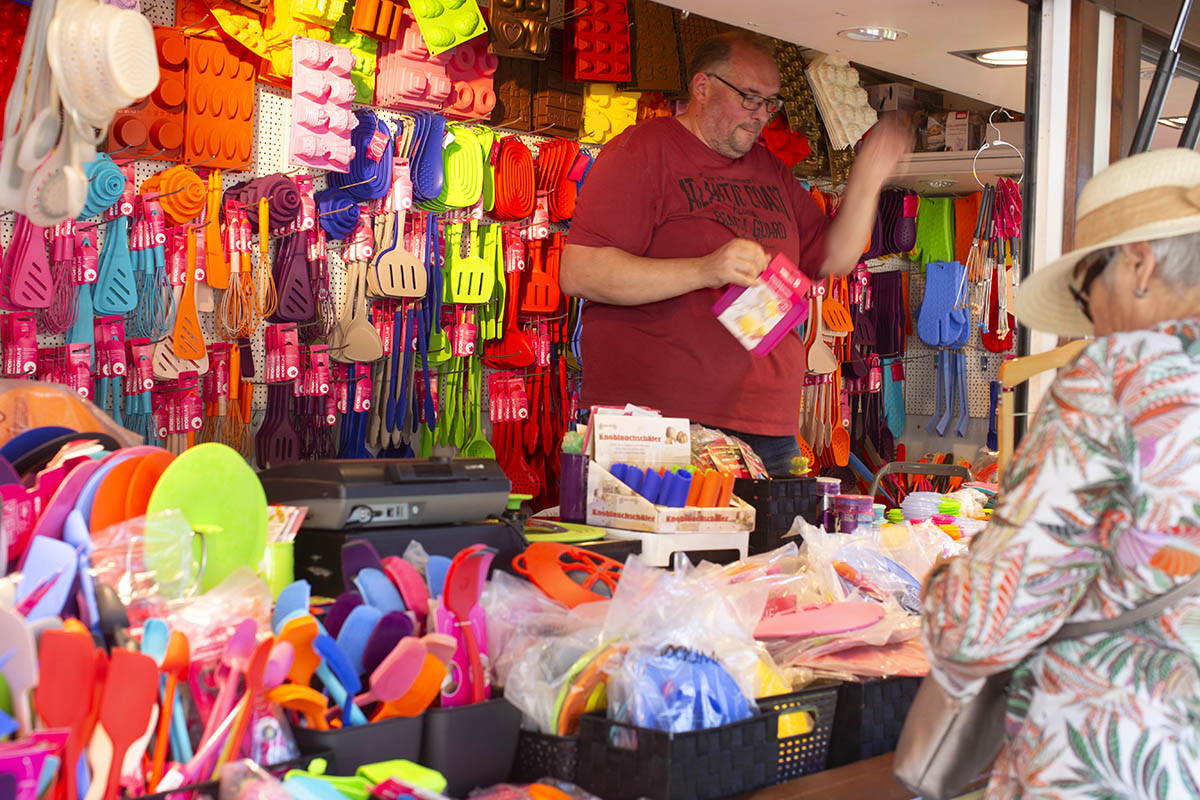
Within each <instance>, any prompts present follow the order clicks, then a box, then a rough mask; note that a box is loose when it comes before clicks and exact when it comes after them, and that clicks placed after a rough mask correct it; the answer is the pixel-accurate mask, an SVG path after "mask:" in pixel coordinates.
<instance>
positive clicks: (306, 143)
mask: <svg viewBox="0 0 1200 800" xmlns="http://www.w3.org/2000/svg"><path fill="white" fill-rule="evenodd" d="M353 67H354V53H353V52H351V51H350V49H349V48H346V47H338V46H337V45H336V44H330V43H329V42H318V41H316V40H314V39H305V38H303V37H299V36H297V37H296V38H294V39H293V40H292V136H291V148H290V150H289V154H290V159H289V163H291V164H294V165H296V166H300V167H316V168H317V169H327V170H332V171H334V172H348V171H349V169H350V159H352V158H354V147H353V145H351V144H350V131H352V130H353V129H354V127H355V126H356V125H357V124H358V119H357V118H356V117H355V116H354V114H353V112H351V110H350V102H351V101H352V100H353V99H354V95H355V88H354V82H353V81H352V80H350V70H351V69H352V68H353Z"/></svg>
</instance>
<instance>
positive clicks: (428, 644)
mask: <svg viewBox="0 0 1200 800" xmlns="http://www.w3.org/2000/svg"><path fill="white" fill-rule="evenodd" d="M421 641H422V642H424V643H425V649H426V650H428V651H429V654H430V655H431V656H433V657H435V658H436V659H437V660H438V661H441V662H442V663H443V664H447V665H449V663H450V661H451V660H453V658H454V653H455V652H456V651H457V650H458V642H457V641H456V640H455V638H454V637H453V636H451V635H450V634H448V633H427V634H425V635H424V636H422V637H421Z"/></svg>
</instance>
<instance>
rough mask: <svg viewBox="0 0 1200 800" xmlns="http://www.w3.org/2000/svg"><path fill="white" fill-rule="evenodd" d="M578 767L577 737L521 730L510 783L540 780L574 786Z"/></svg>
mask: <svg viewBox="0 0 1200 800" xmlns="http://www.w3.org/2000/svg"><path fill="white" fill-rule="evenodd" d="M578 766H579V737H578V736H555V735H553V734H549V733H538V732H537V731H525V730H523V731H521V738H520V739H519V740H518V742H517V761H516V763H515V764H514V765H513V771H512V775H511V776H510V778H511V780H512V781H513V782H514V783H534V782H535V781H537V780H539V779H541V778H558V779H560V780H564V781H570V782H571V783H574V782H575V771H576V769H577V767H578Z"/></svg>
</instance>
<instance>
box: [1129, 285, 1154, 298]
mask: <svg viewBox="0 0 1200 800" xmlns="http://www.w3.org/2000/svg"><path fill="white" fill-rule="evenodd" d="M1148 294H1150V290H1149V289H1148V288H1146V287H1145V286H1139V287H1138V288H1136V289H1134V290H1133V296H1134V297H1136V298H1138V299H1139V300H1140V299H1142V298H1143V297H1145V296H1146V295H1148Z"/></svg>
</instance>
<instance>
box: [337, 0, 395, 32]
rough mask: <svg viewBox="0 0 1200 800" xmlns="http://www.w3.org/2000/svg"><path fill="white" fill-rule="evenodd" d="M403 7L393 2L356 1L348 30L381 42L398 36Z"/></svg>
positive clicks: (389, 0) (375, 0) (387, 0)
mask: <svg viewBox="0 0 1200 800" xmlns="http://www.w3.org/2000/svg"><path fill="white" fill-rule="evenodd" d="M404 10H405V9H404V7H403V6H401V5H400V4H399V3H397V2H394V0H356V2H355V3H354V16H353V17H352V18H351V19H350V30H352V31H355V32H357V33H362V34H365V35H367V36H370V37H371V38H373V39H378V40H380V41H382V42H386V41H390V40H392V39H397V38H399V36H400V27H401V22H400V15H401V13H402V12H403V11H404Z"/></svg>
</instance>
